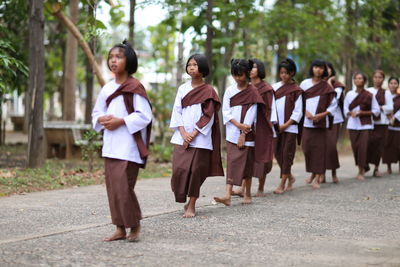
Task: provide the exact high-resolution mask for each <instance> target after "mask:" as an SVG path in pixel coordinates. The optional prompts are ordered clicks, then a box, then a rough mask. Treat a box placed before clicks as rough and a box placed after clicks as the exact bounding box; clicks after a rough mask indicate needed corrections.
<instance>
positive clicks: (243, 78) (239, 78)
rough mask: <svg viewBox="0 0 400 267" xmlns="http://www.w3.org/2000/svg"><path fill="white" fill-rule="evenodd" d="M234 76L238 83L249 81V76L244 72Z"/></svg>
mask: <svg viewBox="0 0 400 267" xmlns="http://www.w3.org/2000/svg"><path fill="white" fill-rule="evenodd" d="M232 77H233V79H234V80H235V82H236V83H237V84H238V85H243V84H245V83H247V77H246V74H244V73H243V74H242V75H232Z"/></svg>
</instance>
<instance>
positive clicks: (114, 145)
mask: <svg viewBox="0 0 400 267" xmlns="http://www.w3.org/2000/svg"><path fill="white" fill-rule="evenodd" d="M119 86H120V84H117V83H116V82H115V80H112V81H110V82H108V83H106V84H105V85H104V86H103V88H102V89H101V91H100V93H99V95H98V97H97V100H96V104H95V106H94V108H93V111H92V124H93V129H94V130H96V131H98V132H99V131H100V130H102V129H103V128H104V127H103V126H102V125H101V124H100V123H99V122H98V119H99V117H101V116H104V115H113V116H115V117H118V118H123V119H124V121H125V124H124V125H122V126H120V127H118V128H117V129H115V130H113V131H110V130H107V129H104V135H103V150H102V156H103V157H107V158H114V159H120V160H127V161H132V162H136V163H138V164H143V163H144V161H143V160H142V158H141V157H140V154H139V150H138V147H137V144H136V142H135V140H134V139H133V136H132V135H133V134H134V133H136V132H138V131H140V134H141V136H142V139H143V141H144V142H146V137H147V130H146V127H147V125H148V124H149V123H150V122H151V120H152V112H151V107H150V104H149V102H148V101H147V100H146V99H145V98H144V97H142V96H140V95H137V94H134V95H133V105H134V107H135V112H133V113H131V114H129V115H128V112H127V110H126V107H125V103H124V98H123V96H122V95H120V96H117V97H116V98H114V99H113V100H112V101H111V103H110V105H109V106H108V107H107V105H106V99H107V98H108V97H109V96H110V95H111V94H112V93H114V92H115V91H116V90H117V89H118V87H119Z"/></svg>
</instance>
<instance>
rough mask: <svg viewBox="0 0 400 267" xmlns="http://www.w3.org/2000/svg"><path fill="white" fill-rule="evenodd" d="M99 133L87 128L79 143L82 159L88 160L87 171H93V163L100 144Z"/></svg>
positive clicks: (100, 137)
mask: <svg viewBox="0 0 400 267" xmlns="http://www.w3.org/2000/svg"><path fill="white" fill-rule="evenodd" d="M101 140H102V136H101V134H100V133H98V132H96V131H94V130H89V131H86V132H85V133H84V135H83V141H82V142H81V143H80V144H79V146H80V147H81V149H82V159H83V160H87V161H88V167H89V172H91V171H93V163H94V160H95V159H96V158H98V154H99V149H100V148H101V146H102V141H101Z"/></svg>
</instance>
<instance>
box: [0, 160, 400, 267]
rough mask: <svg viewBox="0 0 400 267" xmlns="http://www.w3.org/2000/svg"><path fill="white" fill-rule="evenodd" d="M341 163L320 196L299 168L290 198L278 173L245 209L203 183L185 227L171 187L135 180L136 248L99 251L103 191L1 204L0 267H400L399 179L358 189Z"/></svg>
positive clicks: (219, 181) (220, 188)
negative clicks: (335, 179)
mask: <svg viewBox="0 0 400 267" xmlns="http://www.w3.org/2000/svg"><path fill="white" fill-rule="evenodd" d="M341 163H342V167H341V169H340V171H339V172H338V174H339V176H340V178H341V182H340V183H339V184H338V185H335V184H330V183H328V184H324V185H323V186H322V188H321V189H320V190H312V189H311V188H310V187H309V186H307V185H305V184H304V178H306V177H307V176H308V175H307V174H306V173H305V172H304V164H303V163H296V164H295V165H294V168H293V169H294V175H295V176H296V177H297V182H296V188H295V190H294V191H293V192H290V193H286V194H284V195H279V196H278V195H274V194H272V193H271V191H272V190H273V189H274V188H275V187H276V186H277V184H278V182H279V180H278V179H277V177H278V171H279V170H278V167H277V166H274V168H273V171H272V173H271V174H270V175H269V176H268V178H267V191H268V192H269V193H270V194H268V196H267V197H265V198H254V203H253V204H252V205H249V206H243V205H241V204H240V199H239V198H235V199H234V201H233V205H232V206H231V207H224V206H222V205H215V204H213V203H212V197H213V196H216V195H222V194H223V192H224V187H225V180H224V178H223V177H214V178H208V179H207V181H206V182H205V184H204V186H203V187H202V195H201V198H200V199H199V201H198V206H199V208H198V215H197V217H196V218H193V219H183V218H181V216H182V213H183V212H182V205H180V204H177V203H174V198H173V194H172V192H171V191H170V185H169V179H146V180H140V181H139V182H138V184H137V189H136V192H137V194H138V198H139V201H140V203H141V205H142V211H143V213H144V215H145V219H144V220H143V221H142V228H143V229H142V235H141V239H140V242H137V243H127V242H125V241H116V242H112V243H104V242H101V239H102V238H103V237H104V236H107V235H108V234H110V233H111V232H112V231H113V230H114V226H112V225H111V224H110V223H109V222H110V217H109V211H108V203H107V197H106V192H105V187H104V186H103V185H100V186H88V187H82V188H71V189H65V190H56V191H48V192H39V193H31V194H27V195H16V196H11V197H3V198H0V266H77V265H78V266H89V265H95V266H115V265H118V266H119V265H128V266H138V265H139V266H160V265H163V266H188V265H191V266H205V265H212V266H222V265H234V266H241V265H250V266H259V265H263V266H370V265H375V266H400V176H399V175H392V176H388V177H385V178H368V179H367V180H366V181H364V182H360V181H357V180H355V179H353V178H351V177H353V176H354V175H355V173H356V168H355V167H354V166H353V159H352V158H350V157H344V158H342V160H341ZM395 171H397V168H395ZM253 181H254V182H253V184H254V187H253V190H255V189H256V186H257V179H253ZM329 181H330V178H328V182H329Z"/></svg>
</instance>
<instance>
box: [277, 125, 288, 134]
mask: <svg viewBox="0 0 400 267" xmlns="http://www.w3.org/2000/svg"><path fill="white" fill-rule="evenodd" d="M288 127H289V125H286V124H282V125H279V132H280V133H283V132H285V130H286V129H287V128H288Z"/></svg>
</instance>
